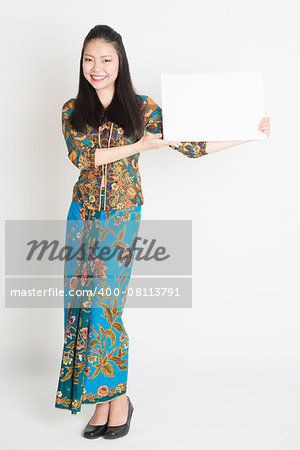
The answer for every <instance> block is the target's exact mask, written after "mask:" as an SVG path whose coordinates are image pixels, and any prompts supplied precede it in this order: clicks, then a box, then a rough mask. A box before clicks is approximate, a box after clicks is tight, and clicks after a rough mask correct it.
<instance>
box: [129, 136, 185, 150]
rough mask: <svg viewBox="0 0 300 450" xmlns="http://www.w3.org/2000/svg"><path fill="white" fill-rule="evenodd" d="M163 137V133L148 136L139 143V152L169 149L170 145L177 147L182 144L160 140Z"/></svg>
mask: <svg viewBox="0 0 300 450" xmlns="http://www.w3.org/2000/svg"><path fill="white" fill-rule="evenodd" d="M161 137H162V134H161V133H148V134H146V136H143V137H142V138H141V139H140V140H139V141H137V144H138V146H139V152H145V151H146V150H152V149H154V148H161V147H167V146H168V145H175V147H180V146H181V142H179V141H168V140H164V139H160V138H161Z"/></svg>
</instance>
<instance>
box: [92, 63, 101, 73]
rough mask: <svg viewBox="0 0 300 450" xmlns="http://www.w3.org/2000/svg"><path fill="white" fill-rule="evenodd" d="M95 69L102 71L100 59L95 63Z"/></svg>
mask: <svg viewBox="0 0 300 450" xmlns="http://www.w3.org/2000/svg"><path fill="white" fill-rule="evenodd" d="M93 71H95V72H97V73H98V72H100V73H101V71H102V63H101V62H100V61H95V62H94V65H93Z"/></svg>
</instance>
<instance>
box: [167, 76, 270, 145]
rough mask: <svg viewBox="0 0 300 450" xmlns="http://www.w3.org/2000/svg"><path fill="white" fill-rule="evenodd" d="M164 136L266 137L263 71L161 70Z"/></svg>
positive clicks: (182, 138) (208, 138)
mask: <svg viewBox="0 0 300 450" xmlns="http://www.w3.org/2000/svg"><path fill="white" fill-rule="evenodd" d="M161 90H162V114H163V133H164V136H163V137H164V139H171V140H178V141H235V140H265V139H266V134H265V133H262V132H261V131H258V130H257V127H258V125H259V123H260V121H261V119H263V117H265V101H264V89H263V76H262V73H261V72H226V73H162V74H161Z"/></svg>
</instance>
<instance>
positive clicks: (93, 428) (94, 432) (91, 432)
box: [82, 418, 109, 439]
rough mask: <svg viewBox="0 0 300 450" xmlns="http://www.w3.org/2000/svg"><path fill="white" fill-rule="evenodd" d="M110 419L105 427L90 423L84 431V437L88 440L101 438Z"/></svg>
mask: <svg viewBox="0 0 300 450" xmlns="http://www.w3.org/2000/svg"><path fill="white" fill-rule="evenodd" d="M108 421H109V418H108V419H107V422H106V423H105V424H104V425H90V422H89V423H88V424H87V425H86V427H85V429H84V430H83V433H82V435H83V437H85V438H87V439H96V438H98V437H101V436H103V435H104V433H105V431H106V429H107V425H108Z"/></svg>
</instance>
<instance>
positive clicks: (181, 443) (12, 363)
mask: <svg viewBox="0 0 300 450" xmlns="http://www.w3.org/2000/svg"><path fill="white" fill-rule="evenodd" d="M299 13H300V8H299V4H298V2H297V1H296V0H286V1H284V2H283V1H277V0H272V1H271V0H259V1H258V0H253V1H252V2H251V3H250V2H246V1H238V0H231V1H220V0H212V1H210V2H196V1H188V0H187V1H185V2H179V1H175V0H172V1H169V0H168V1H164V2H162V1H157V0H152V1H141V0H139V1H127V2H123V1H119V0H115V1H114V2H113V3H109V2H99V1H87V2H82V1H77V0H72V1H69V0H68V1H57V0H56V1H53V0H52V1H51V2H50V1H29V0H27V1H26V2H21V1H14V0H11V1H9V2H5V3H4V4H3V5H2V14H1V61H2V70H1V87H2V89H1V91H2V92H1V124H2V132H1V141H2V146H1V147H2V152H1V158H2V173H1V180H2V193H3V194H4V195H3V197H2V199H3V202H2V217H3V221H2V240H3V247H2V248H4V219H65V218H66V215H67V211H68V208H69V205H70V201H71V192H72V188H73V185H74V183H75V181H76V179H77V177H78V174H79V172H78V170H77V169H76V168H75V167H74V166H73V165H72V163H71V162H70V161H69V160H68V158H67V149H66V146H65V142H64V140H63V136H62V132H61V107H62V104H63V103H64V102H65V101H66V100H68V99H69V98H71V97H74V96H75V95H76V93H77V86H78V74H79V59H80V51H81V47H82V43H83V39H84V37H85V36H86V34H87V33H88V31H89V30H90V29H91V28H92V27H93V26H95V25H96V24H107V25H110V26H112V27H113V28H115V29H116V30H117V31H118V32H119V33H120V34H121V35H122V37H123V42H124V45H125V48H126V50H127V56H128V58H129V63H130V68H131V74H132V79H133V83H134V86H135V88H136V90H137V92H138V93H141V94H146V95H149V96H150V97H152V98H153V99H154V100H155V101H156V102H157V103H158V104H160V100H161V93H160V73H161V72H175V73H176V72H214V71H215V72H226V71H255V70H262V71H263V73H264V80H265V88H266V91H265V95H266V104H267V111H268V113H269V115H270V117H271V128H272V130H271V137H270V138H269V140H267V141H266V142H255V143H247V144H243V145H240V146H237V147H233V148H230V149H227V150H223V151H220V152H217V153H214V154H211V155H207V156H204V157H201V158H199V159H189V158H187V157H185V156H183V155H182V154H180V153H178V152H176V151H175V150H172V149H170V148H164V149H156V150H153V151H149V152H145V153H144V154H141V158H140V168H141V177H142V186H143V192H144V197H145V204H144V206H143V219H153V218H157V219H164V218H165V219H192V220H193V244H194V251H193V308H192V309H172V310H170V309H143V310H142V309H131V308H130V309H129V308H128V309H127V310H126V309H125V311H124V315H123V319H124V324H125V327H126V330H127V332H128V334H129V337H130V351H129V355H130V356H129V357H130V362H129V378H128V395H129V396H130V398H131V400H132V402H133V404H134V406H135V411H134V413H133V418H132V423H131V430H130V433H129V434H128V436H126V437H123V438H122V440H118V441H115V442H114V443H113V442H110V441H105V440H103V439H101V438H100V439H101V440H96V441H95V442H90V441H88V442H87V441H86V440H85V439H84V438H82V437H81V436H80V433H81V430H82V429H83V427H84V426H85V424H86V422H87V421H88V420H89V418H90V416H91V414H92V411H93V409H94V407H90V406H88V405H85V406H83V408H82V412H81V413H80V414H78V415H76V416H71V414H70V412H68V411H67V410H59V409H56V408H54V401H55V393H56V387H57V382H58V373H59V368H60V359H61V352H62V346H63V316H62V314H63V310H62V309H50V308H49V309H44V310H43V309H30V310H25V309H8V308H5V306H4V301H3V303H2V311H1V344H2V345H1V367H2V369H1V377H2V379H1V388H2V394H1V399H2V401H1V414H2V417H1V421H0V423H1V441H2V442H4V441H5V442H6V443H5V445H4V446H5V448H6V449H17V448H19V447H20V448H22V449H24V450H25V449H30V450H32V449H37V448H40V447H41V446H42V447H44V448H49V449H50V448H51V449H71V448H72V449H79V448H85V447H91V448H100V447H101V446H102V447H103V448H108V447H109V448H126V449H129V448H130V449H154V448H159V449H166V448H167V449H181V448H183V447H184V448H189V449H195V448H201V449H203V450H215V449H216V450H217V449H218V450H219V449H222V450H240V449H243V450H248V449H249V450H250V449H251V450H253V449H255V450H261V449H263V450H277V449H282V448H289V450H294V449H297V448H299V444H300V436H299V419H300V414H299V402H300V391H299V376H300V357H299V350H300V349H299V313H300V307H299V298H300V297H299V268H300V267H299V237H298V232H299V225H300V223H299V218H300V217H299V192H300V190H299V162H300V158H299V134H298V127H299V100H300V99H299V75H300V73H299V69H300V66H299V38H300V36H299V26H298V25H299ZM199 109H201V105H199ZM183 120H184V118H183ZM178 238H179V239H180V236H178ZM2 254H3V258H2V273H3V275H4V252H3V253H2ZM3 282H4V276H3ZM3 284H4V283H3ZM2 292H4V287H3V291H2ZM3 300H4V298H3ZM16 430H18V435H17V433H16Z"/></svg>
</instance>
